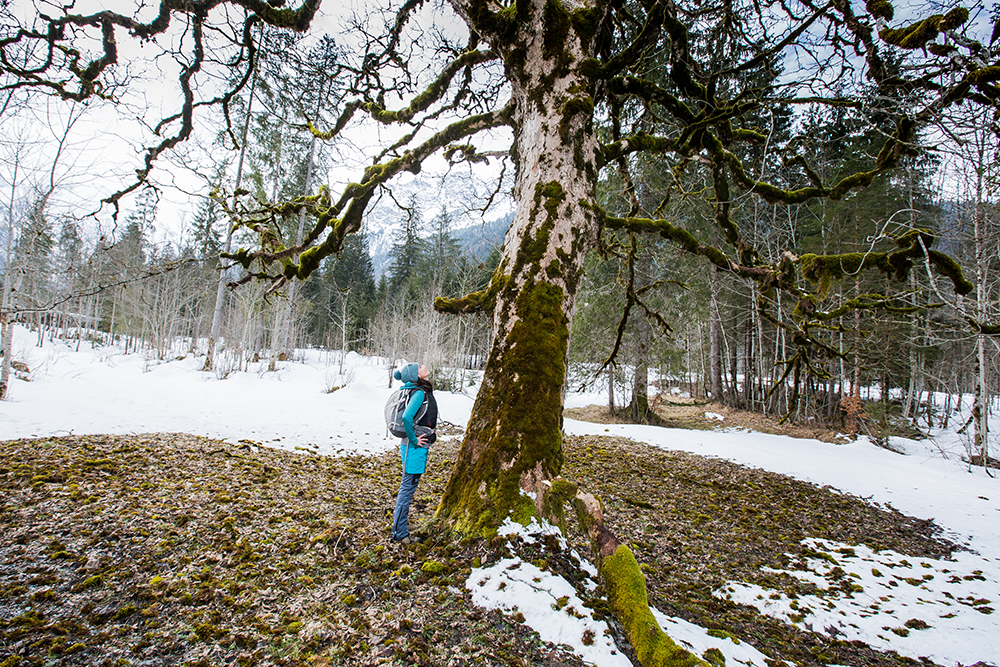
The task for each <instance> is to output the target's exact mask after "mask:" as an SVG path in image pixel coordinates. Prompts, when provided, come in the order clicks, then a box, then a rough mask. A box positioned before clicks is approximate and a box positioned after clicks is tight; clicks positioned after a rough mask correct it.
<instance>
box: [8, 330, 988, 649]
mask: <svg viewBox="0 0 1000 667" xmlns="http://www.w3.org/2000/svg"><path fill="white" fill-rule="evenodd" d="M36 342H37V336H36V334H34V333H31V332H28V331H27V330H25V329H23V328H21V327H17V328H16V329H15V340H14V344H13V346H12V348H13V350H14V358H15V359H17V360H18V361H21V362H23V363H25V364H27V366H28V368H29V369H30V370H29V372H28V377H29V380H30V381H27V382H24V381H18V380H13V381H12V384H11V387H10V396H9V399H8V400H7V401H4V402H0V440H9V439H15V438H25V437H43V436H49V435H67V434H87V433H149V432H185V433H192V434H196V435H204V436H209V437H214V438H220V439H225V440H229V441H232V442H238V441H241V440H248V441H251V442H253V443H256V444H259V445H265V446H272V447H280V448H284V449H291V450H294V449H304V450H308V451H313V452H319V453H321V454H329V455H338V454H363V453H381V452H384V451H387V450H389V449H392V448H394V447H395V440H394V439H390V438H388V437H387V436H386V430H385V424H384V422H383V417H382V406H383V404H384V403H385V400H386V398H387V397H388V395H389V394H390V392H391V389H390V387H389V383H388V378H389V373H388V370H387V368H386V365H385V363H384V361H383V360H380V359H370V358H365V357H361V356H358V355H356V354H348V355H347V357H346V358H345V359H344V360H343V369H344V373H343V375H341V374H340V368H341V359H340V355H339V353H329V352H321V351H316V350H304V351H301V352H299V353H298V354H297V355H296V359H295V361H294V362H286V363H282V364H280V367H279V368H278V370H277V371H274V372H266V371H264V370H263V368H261V369H257V368H256V367H253V368H252V369H251V370H250V371H248V372H234V373H229V374H228V376H227V377H225V379H220V377H219V375H218V374H216V373H206V372H203V371H202V370H200V369H201V364H202V363H203V358H200V357H198V358H196V357H190V356H189V357H187V358H183V359H175V360H172V361H169V362H165V363H161V362H158V361H156V360H153V359H150V358H148V357H147V356H144V355H141V354H132V355H124V354H122V353H121V351H120V350H118V349H117V348H114V347H104V348H96V349H90V347H89V346H88V345H86V344H84V345H83V346H81V349H80V351H76V349H75V346H69V345H66V344H64V343H62V342H60V341H58V340H48V339H46V340H45V341H44V344H43V345H42V347H37V346H36ZM341 385H342V387H341V388H340V389H337V390H336V391H333V392H329V393H328V389H329V388H330V387H332V386H341ZM474 391H475V387H473V388H472V389H470V390H469V393H466V394H449V393H445V392H439V393H438V394H437V398H438V403H439V406H440V410H441V415H442V418H443V419H444V420H445V421H448V422H451V423H454V424H458V425H463V426H464V425H465V424H466V422H467V421H468V418H469V415H470V412H471V409H472V402H473V398H474V393H473V392H474ZM606 402H607V398H606V396H603V395H600V394H580V393H570V394H568V395H567V405H568V406H570V407H572V406H581V405H589V404H593V403H599V404H601V403H606ZM710 418H712V419H715V420H717V421H719V426H718V428H719V429H720V430H716V431H684V430H677V429H664V428H658V427H646V426H628V425H601V424H591V423H587V422H579V421H574V420H569V419H568V420H566V422H565V429H566V431H567V433H570V434H597V435H617V436H624V437H628V438H632V439H634V440H637V441H641V442H646V443H649V444H650V445H651V446H654V447H662V448H669V449H678V450H684V451H688V452H692V453H695V454H700V455H704V456H715V457H720V458H724V459H727V460H730V461H734V462H737V463H740V464H743V465H747V466H752V467H757V468H763V469H766V470H771V471H774V472H778V473H783V474H786V475H790V476H792V477H795V478H797V479H801V480H806V481H810V482H814V483H816V484H819V485H829V486H830V487H833V488H835V489H839V490H840V491H842V492H844V493H848V494H852V495H856V496H861V497H864V498H867V499H870V502H872V503H875V504H878V505H883V506H887V505H891V506H892V507H893V508H895V509H897V510H899V511H901V512H903V513H905V514H909V515H912V516H915V517H917V518H920V519H933V520H934V521H935V522H936V523H937V524H938V525H940V526H942V527H943V528H944V529H945V531H946V536H947V537H949V538H950V539H952V540H954V541H956V542H959V543H961V544H963V545H965V546H966V547H967V548H968V549H969V551H964V552H958V553H956V554H955V557H954V559H953V560H948V561H934V560H930V559H924V558H914V557H912V556H906V555H904V554H895V553H892V552H889V551H886V550H883V551H872V550H871V549H869V548H868V546H866V545H842V544H833V543H829V542H825V541H822V540H810V544H809V546H810V547H811V549H813V550H814V551H816V552H819V553H823V554H826V555H825V556H824V557H817V558H815V559H810V560H808V562H805V563H803V564H804V565H805V566H806V567H805V569H797V570H792V571H790V574H792V575H793V576H796V577H799V578H802V579H806V580H808V581H812V582H814V583H816V584H817V586H818V587H819V588H820V589H821V592H822V593H823V595H821V596H815V597H809V596H805V597H802V596H800V597H799V598H797V599H794V600H793V599H788V598H787V597H786V596H785V595H784V594H783V593H782V592H781V591H769V590H763V589H759V588H757V587H754V586H750V585H747V584H745V583H743V582H730V583H729V584H728V585H727V586H725V587H723V589H721V590H719V591H716V594H717V595H719V596H722V597H728V598H731V599H733V600H735V601H737V602H741V603H744V604H749V605H754V606H757V607H758V608H759V609H760V610H761V612H762V613H765V614H769V615H772V616H774V617H776V618H779V619H781V620H783V621H785V622H788V623H794V624H796V625H798V626H799V627H802V628H808V629H811V630H813V631H815V632H821V633H825V634H828V635H831V636H837V637H838V638H840V639H846V640H848V641H850V640H856V639H857V640H861V641H864V642H866V643H868V644H870V645H872V646H875V647H878V648H881V649H885V650H893V651H897V652H898V653H900V654H901V655H906V656H910V657H913V658H919V657H921V656H926V657H928V658H930V659H932V660H934V661H935V662H936V663H938V664H941V665H946V666H948V667H951V666H953V665H972V664H974V663H976V662H979V661H984V662H986V663H987V664H994V665H995V664H1000V480H997V479H994V478H991V477H989V476H987V475H986V474H985V473H984V472H983V470H982V469H975V468H974V469H970V467H969V466H968V464H966V463H963V462H962V454H963V453H964V451H965V445H964V443H963V441H962V439H961V437H960V436H957V435H956V434H954V433H951V432H942V433H937V434H935V437H934V438H933V439H932V440H926V441H903V440H896V441H894V442H893V445H894V446H895V447H896V448H898V449H901V450H903V451H905V452H906V454H905V455H901V454H896V453H893V452H889V451H887V450H885V449H880V448H877V447H875V446H874V445H872V444H871V443H869V442H868V441H867V440H865V439H859V440H857V441H854V442H850V443H848V444H841V445H836V444H828V443H823V442H819V441H815V440H801V439H792V438H787V437H782V436H774V435H766V434H761V433H754V432H747V431H740V430H736V429H726V428H725V421H724V418H723V417H722V415H716V414H712V415H711V416H710ZM960 422H961V420H960V419H956V420H952V423H953V424H955V423H959V424H960ZM993 426H994V427H995V430H994V433H1000V419H994V421H993ZM995 450H996V447H994V451H995ZM545 529H546V528H545V527H541V526H536V527H534V529H533V531H529V530H527V529H524V528H522V527H513V526H512V527H510V530H511V531H517V532H521V534H522V535H524V536H526V539H531V537H530V533H531V532H537V531H540V530H545ZM831 559H832V560H831ZM532 567H533V566H531V565H530V564H529V563H516V562H514V563H492V564H486V565H485V566H484V567H483V568H479V569H476V570H474V571H473V573H472V575H471V576H470V577H469V579H468V582H467V586H468V587H469V589H470V590H471V592H472V599H473V601H474V602H475V603H476V604H480V605H483V606H489V607H497V608H501V609H503V610H505V611H506V612H507V613H510V614H512V615H516V614H518V613H520V614H521V615H522V616H523V617H524V622H525V623H528V624H530V625H531V626H532V627H534V628H535V629H536V630H537V631H538V632H539V633H540V634H541V636H542V637H543V639H546V640H549V641H554V642H557V643H563V644H569V645H571V646H574V648H575V649H576V650H577V652H578V653H579V654H580V655H581V656H583V657H584V659H585V660H587V661H589V662H592V663H593V664H596V665H601V667H604V666H606V665H607V666H614V665H618V664H620V665H627V664H628V661H627V660H625V658H624V657H623V656H622V655H621V654H620V653H617V652H615V651H614V647H613V645H610V644H609V643H608V642H607V641H606V640H605V639H604V634H603V628H602V627H601V625H600V623H599V622H597V621H595V620H594V619H592V618H590V617H589V616H587V614H586V612H587V609H586V608H585V607H583V606H582V605H579V604H576V603H574V601H573V600H574V597H573V596H572V595H571V591H570V588H569V587H568V584H567V583H566V582H565V581H563V580H561V579H559V578H558V577H556V576H554V575H552V574H551V573H545V572H540V571H539V572H535V571H533V570H532V569H531V568H532ZM845 578H847V580H848V581H849V584H851V585H847V586H845V585H844V582H843V580H844V579H845ZM563 598H565V600H563ZM567 610H571V611H569V612H567ZM994 610H997V611H996V612H994ZM581 616H583V618H580V617H581ZM658 620H659V621H660V623H661V624H662V625H663V626H664V628H665V630H667V632H668V634H670V635H671V636H672V637H674V638H675V639H676V640H678V641H680V642H682V643H683V644H685V645H686V646H687V647H688V648H689V649H691V650H693V651H694V652H696V653H697V654H699V655H701V654H703V653H704V651H706V650H707V649H708V648H711V647H715V648H718V649H719V650H720V651H721V652H722V653H723V654H724V655H725V656H726V659H727V663H726V664H728V665H735V664H746V665H756V666H759V667H764V666H765V663H764V659H765V656H763V655H762V654H760V653H759V652H757V651H755V650H754V649H752V648H751V647H750V646H749V645H747V644H746V643H745V642H744V643H736V642H734V641H733V640H732V639H729V638H718V637H714V636H712V635H710V634H708V632H707V631H706V630H704V629H703V628H699V627H698V626H694V625H691V624H690V623H686V622H684V621H682V620H680V619H671V618H668V617H665V616H662V615H659V616H658Z"/></svg>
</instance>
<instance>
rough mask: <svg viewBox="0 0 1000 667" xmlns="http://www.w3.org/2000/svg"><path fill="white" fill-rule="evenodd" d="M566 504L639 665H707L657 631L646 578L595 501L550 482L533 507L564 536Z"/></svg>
mask: <svg viewBox="0 0 1000 667" xmlns="http://www.w3.org/2000/svg"><path fill="white" fill-rule="evenodd" d="M567 503H571V504H572V507H573V508H574V509H575V512H576V519H577V523H578V525H579V527H580V529H581V531H582V532H583V533H584V534H585V535H587V536H588V538H589V539H590V548H591V553H592V554H593V556H594V559H595V561H596V564H597V570H598V572H599V574H600V576H601V583H602V584H603V585H604V589H605V594H606V597H607V600H608V605H609V606H610V607H611V611H612V613H613V614H614V616H615V619H617V621H618V622H619V623H620V624H621V626H622V629H623V630H624V631H625V635H626V636H627V637H628V639H629V642H630V643H631V644H632V647H633V648H634V649H635V654H636V657H637V658H638V659H639V663H640V664H641V665H642V666H643V667H709V666H708V663H706V662H705V661H703V660H701V659H699V658H698V656H696V655H694V654H693V653H690V652H689V651H687V650H685V649H684V648H682V647H681V646H679V645H678V644H677V643H676V642H674V641H673V639H671V638H670V636H669V635H667V633H665V632H664V631H663V628H662V627H660V624H659V623H658V622H657V620H656V618H655V617H654V616H653V612H652V610H651V609H650V607H649V596H648V593H647V591H646V577H645V575H643V573H642V570H641V569H640V568H639V563H638V562H637V561H636V559H635V556H634V555H633V553H632V550H631V549H629V548H628V547H627V546H626V545H624V544H621V542H620V541H619V540H618V538H617V537H615V535H614V534H613V533H612V532H611V531H610V530H608V528H607V526H605V525H604V512H603V510H602V508H601V503H600V501H598V500H597V498H595V497H594V496H593V495H591V494H586V493H581V492H579V491H578V490H577V487H576V485H575V484H573V483H571V482H569V481H567V480H564V479H562V478H556V479H555V480H552V481H545V482H542V484H541V489H540V494H539V498H538V506H539V508H540V512H541V514H542V516H543V517H545V518H546V519H548V520H549V521H550V522H551V523H553V524H555V525H557V526H559V527H560V529H561V530H562V531H563V533H564V534H565V533H566V532H567V531H566V523H567V522H566V514H565V505H566V504H567Z"/></svg>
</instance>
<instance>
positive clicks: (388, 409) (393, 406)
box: [385, 387, 427, 438]
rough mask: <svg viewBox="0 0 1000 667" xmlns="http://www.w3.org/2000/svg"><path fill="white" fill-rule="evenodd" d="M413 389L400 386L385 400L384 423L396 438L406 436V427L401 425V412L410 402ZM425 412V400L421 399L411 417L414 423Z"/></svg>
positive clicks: (404, 410)
mask: <svg viewBox="0 0 1000 667" xmlns="http://www.w3.org/2000/svg"><path fill="white" fill-rule="evenodd" d="M415 391H417V390H416V388H415V387H400V388H399V389H397V390H396V391H394V392H392V394H391V395H390V396H389V400H388V401H386V402H385V425H386V428H387V429H388V430H389V433H391V434H392V435H394V436H396V437H397V438H405V437H406V428H405V427H404V426H403V413H404V412H406V406H407V405H409V404H410V397H411V396H413V392H415ZM425 414H427V401H423V402H422V403H421V404H420V409H419V410H417V414H416V415H415V416H414V417H413V421H414V423H416V422H417V421H419V420H420V418H421V417H423V416H424V415H425Z"/></svg>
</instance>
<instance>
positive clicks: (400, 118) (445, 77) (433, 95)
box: [364, 50, 497, 125]
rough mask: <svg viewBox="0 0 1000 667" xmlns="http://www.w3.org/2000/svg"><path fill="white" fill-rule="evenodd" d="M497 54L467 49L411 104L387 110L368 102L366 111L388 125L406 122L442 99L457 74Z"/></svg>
mask: <svg viewBox="0 0 1000 667" xmlns="http://www.w3.org/2000/svg"><path fill="white" fill-rule="evenodd" d="M496 59H497V54H496V53H495V52H493V51H489V50H487V51H479V50H473V51H466V52H465V53H463V54H462V55H460V56H459V57H458V58H456V59H455V60H453V61H452V62H450V63H448V65H447V66H446V67H445V68H444V70H443V71H442V72H441V74H440V75H439V76H438V78H437V79H435V80H434V81H433V82H432V83H431V84H430V85H429V86H428V87H427V89H426V90H424V91H423V92H422V93H420V94H419V95H417V96H416V97H414V98H413V100H412V101H411V102H410V104H409V106H407V107H406V108H405V109H400V110H399V111H386V110H385V109H384V108H383V107H382V106H380V105H379V104H376V103H375V102H368V103H367V104H365V105H364V108H365V111H367V112H368V113H369V114H371V116H372V118H374V119H375V120H377V121H378V122H380V123H384V124H386V125H388V124H391V123H405V122H407V121H409V120H411V119H412V118H413V117H414V116H415V115H417V114H418V113H420V112H421V111H426V110H427V109H428V108H430V106H431V105H432V104H434V103H435V102H437V101H438V100H440V99H441V98H442V97H443V96H444V94H445V93H446V92H447V90H448V87H449V86H450V85H451V81H452V79H454V78H455V75H456V74H458V73H459V72H460V71H462V70H463V69H465V68H467V67H472V66H473V65H478V64H480V63H484V62H489V61H490V60H496Z"/></svg>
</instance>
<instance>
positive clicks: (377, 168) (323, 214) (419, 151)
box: [223, 107, 511, 280]
mask: <svg viewBox="0 0 1000 667" xmlns="http://www.w3.org/2000/svg"><path fill="white" fill-rule="evenodd" d="M510 111H511V110H510V107H506V108H504V109H502V110H501V111H497V112H491V113H486V114H480V115H477V116H470V117H468V118H465V119H462V120H460V121H456V122H454V123H452V124H451V125H448V126H447V127H445V128H444V129H443V130H440V131H439V132H437V133H436V134H434V135H433V136H431V137H430V138H428V139H427V140H426V141H425V142H424V143H422V144H420V145H419V146H416V147H415V148H413V149H412V150H410V151H407V152H406V153H404V154H403V155H402V156H400V157H398V158H394V159H392V160H389V161H388V162H385V163H383V164H377V165H372V166H370V167H368V168H367V169H365V172H364V175H363V177H362V179H361V182H359V183H351V184H349V185H348V186H347V187H346V188H345V189H344V192H343V194H342V195H341V196H340V198H339V199H338V200H337V201H336V202H334V203H332V204H331V203H330V199H329V192H328V190H327V189H326V188H321V189H320V192H319V194H317V195H314V196H309V197H300V198H298V199H295V200H293V201H291V202H287V203H284V204H278V205H273V206H272V205H267V206H265V207H263V209H262V210H261V211H259V212H257V214H256V216H258V217H259V216H263V217H265V218H271V219H279V218H283V217H288V216H290V215H295V214H298V213H299V212H300V211H304V212H305V213H306V214H308V215H309V216H311V217H313V218H314V219H315V223H314V225H313V227H312V228H311V229H310V230H309V231H308V233H307V234H306V236H305V238H304V239H303V241H302V243H301V244H299V245H295V246H289V247H283V246H282V245H281V244H280V243H279V242H278V241H277V238H276V237H273V235H272V237H271V247H267V244H265V243H263V239H262V249H261V250H260V251H258V252H250V251H247V250H245V249H241V250H238V251H237V252H235V253H231V254H224V255H223V257H224V258H226V259H231V260H234V261H236V262H238V263H239V264H240V265H242V266H243V267H244V268H245V269H249V268H250V265H251V264H252V263H253V262H254V261H260V262H262V263H263V264H264V265H265V266H267V265H270V264H272V263H274V262H280V263H281V264H282V271H281V274H282V275H283V276H284V277H285V278H298V279H300V280H304V279H305V278H307V277H308V276H309V275H310V274H311V273H312V272H313V271H314V270H315V269H316V268H317V267H318V266H319V263H320V262H321V261H322V260H323V259H324V258H325V257H329V256H330V255H332V254H334V253H336V252H339V251H340V248H341V247H342V246H343V242H344V238H346V236H347V235H348V234H351V233H354V232H356V231H358V229H360V228H361V220H362V215H363V214H364V212H365V210H366V209H367V207H368V203H369V201H370V200H371V198H372V196H373V195H374V193H375V190H376V188H377V187H379V186H380V185H383V184H384V183H386V182H388V181H389V180H390V179H392V178H393V177H395V176H397V175H399V174H400V173H403V172H411V173H418V172H419V171H420V169H421V165H422V163H423V161H424V160H425V159H427V157H428V156H430V155H432V154H433V153H435V152H436V151H438V150H441V149H442V148H445V147H447V146H449V145H451V144H453V143H455V142H456V141H458V140H459V139H462V138H465V137H469V136H472V135H474V134H476V133H478V132H481V131H482V130H486V129H490V128H494V127H500V126H503V125H506V124H508V123H509V122H510ZM252 220H253V216H251V217H250V218H249V219H248V220H247V221H245V222H243V223H240V224H242V225H244V226H251V225H252V224H255V223H252V222H251V221H252ZM324 232H325V233H326V238H325V239H324V241H323V242H322V243H320V244H319V245H313V244H314V243H315V242H316V241H317V240H318V239H319V238H320V236H321V235H322V234H323V233H324ZM300 253H301V254H300ZM297 255H298V262H296V261H294V259H293V258H295V257H296V256H297Z"/></svg>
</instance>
